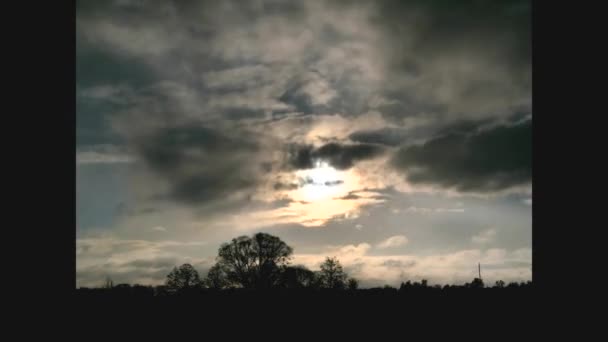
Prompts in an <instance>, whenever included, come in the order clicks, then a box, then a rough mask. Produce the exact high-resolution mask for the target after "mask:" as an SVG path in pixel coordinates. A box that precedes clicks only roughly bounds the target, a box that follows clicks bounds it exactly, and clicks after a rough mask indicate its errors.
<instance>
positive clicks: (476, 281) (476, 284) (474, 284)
mask: <svg viewBox="0 0 608 342" xmlns="http://www.w3.org/2000/svg"><path fill="white" fill-rule="evenodd" d="M466 285H468V286H467V287H470V288H472V289H481V288H483V287H484V284H483V280H481V279H479V278H475V279H473V281H472V282H471V283H470V284H466Z"/></svg>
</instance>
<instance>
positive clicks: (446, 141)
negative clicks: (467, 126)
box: [392, 120, 532, 192]
mask: <svg viewBox="0 0 608 342" xmlns="http://www.w3.org/2000/svg"><path fill="white" fill-rule="evenodd" d="M392 165H393V166H394V167H395V168H397V169H399V170H402V171H403V172H405V173H406V174H407V179H408V181H409V182H412V183H427V184H436V185H439V186H443V187H455V188H456V189H458V190H461V191H481V192H487V191H495V190H502V189H506V188H509V187H512V186H515V185H522V184H527V183H529V182H530V181H531V176H532V121H531V120H528V121H526V122H524V123H521V124H518V125H514V126H498V127H495V128H492V129H489V130H485V131H481V132H477V133H473V134H470V135H466V134H450V135H446V136H442V137H440V138H436V139H434V140H431V141H429V142H427V143H425V144H424V145H421V146H409V147H404V148H401V149H400V150H399V151H397V153H396V154H395V156H394V157H393V159H392Z"/></svg>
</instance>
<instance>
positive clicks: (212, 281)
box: [203, 264, 230, 290]
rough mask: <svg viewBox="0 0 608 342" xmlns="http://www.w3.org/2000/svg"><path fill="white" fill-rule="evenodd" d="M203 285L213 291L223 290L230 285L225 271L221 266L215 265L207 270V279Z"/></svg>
mask: <svg viewBox="0 0 608 342" xmlns="http://www.w3.org/2000/svg"><path fill="white" fill-rule="evenodd" d="M203 283H204V285H206V286H207V287H209V288H212V289H215V290H219V289H223V288H226V287H228V286H229V285H230V282H229V281H228V278H227V274H226V271H225V270H224V269H223V268H222V265H221V264H215V265H213V266H212V267H211V268H210V269H209V272H207V278H205V280H204V281H203Z"/></svg>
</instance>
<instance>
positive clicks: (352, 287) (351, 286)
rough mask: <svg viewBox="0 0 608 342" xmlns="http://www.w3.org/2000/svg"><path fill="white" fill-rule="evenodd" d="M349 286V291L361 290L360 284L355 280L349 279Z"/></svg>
mask: <svg viewBox="0 0 608 342" xmlns="http://www.w3.org/2000/svg"><path fill="white" fill-rule="evenodd" d="M347 285H348V289H349V290H353V291H354V290H356V289H358V288H359V282H358V281H357V279H355V278H349V279H348V282H347Z"/></svg>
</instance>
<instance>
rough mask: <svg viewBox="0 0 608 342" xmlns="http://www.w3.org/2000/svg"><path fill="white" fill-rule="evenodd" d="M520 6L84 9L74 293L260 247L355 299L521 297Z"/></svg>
mask: <svg viewBox="0 0 608 342" xmlns="http://www.w3.org/2000/svg"><path fill="white" fill-rule="evenodd" d="M530 48H531V47H530V4H529V2H528V1H430V0H425V1H336V0H334V1H316V0H306V1H276V0H275V1H136V0H122V1H103V2H102V1H78V3H77V79H76V93H77V132H76V133H77V146H76V163H77V286H98V285H101V284H102V283H103V281H104V279H105V277H107V276H109V277H111V278H112V279H113V280H114V283H121V282H129V283H141V284H159V283H162V282H163V281H164V279H165V276H166V275H167V273H168V272H170V270H171V268H173V266H175V265H180V264H183V263H187V262H188V263H191V264H193V265H194V266H195V267H196V268H197V269H198V270H199V272H201V273H202V274H206V272H207V270H208V268H209V267H210V266H211V265H212V264H213V263H214V258H215V256H216V255H217V250H218V247H219V245H220V244H221V243H222V242H226V241H229V240H230V239H231V238H233V237H237V236H239V235H244V234H246V235H251V234H253V233H255V232H259V231H262V232H266V233H270V234H273V235H277V236H279V237H280V238H281V239H283V240H284V241H285V242H287V243H288V244H289V245H290V246H292V247H293V248H294V258H293V260H292V263H293V264H302V265H305V266H307V267H309V268H311V269H313V270H316V269H318V266H319V263H320V262H321V261H322V260H323V259H324V257H326V256H335V257H337V258H338V259H339V260H340V262H341V263H342V264H343V265H344V266H345V270H346V271H347V272H348V273H349V275H350V276H353V277H355V278H357V279H359V280H360V282H361V285H362V286H363V287H368V286H377V285H384V284H390V285H393V286H397V285H398V284H399V283H400V282H401V281H407V280H412V281H417V280H421V279H428V281H429V283H431V284H436V283H440V284H444V283H456V284H462V283H463V282H468V281H471V280H472V279H473V278H474V277H476V276H477V263H481V265H482V276H483V278H484V280H485V281H486V282H490V283H493V282H494V281H495V280H498V279H503V280H505V281H526V280H530V279H531V263H532V260H531V236H532V218H531V206H532V201H531V171H532V170H531V163H532V161H531V159H532V158H531V144H532V141H531V134H532V133H531V132H532V124H531V118H532V112H531V102H532V99H531V55H530V50H531V49H530Z"/></svg>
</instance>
